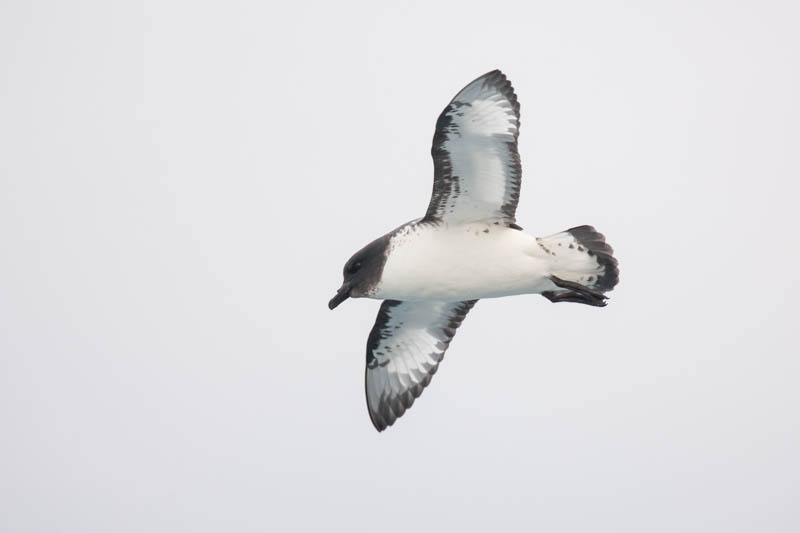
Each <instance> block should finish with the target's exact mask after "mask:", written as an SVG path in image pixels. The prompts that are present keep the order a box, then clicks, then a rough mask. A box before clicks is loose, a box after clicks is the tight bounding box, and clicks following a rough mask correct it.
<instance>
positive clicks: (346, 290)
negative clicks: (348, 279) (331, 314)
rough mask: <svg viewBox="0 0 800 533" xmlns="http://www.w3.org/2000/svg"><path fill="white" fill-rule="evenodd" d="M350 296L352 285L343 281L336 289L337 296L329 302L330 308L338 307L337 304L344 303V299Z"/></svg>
mask: <svg viewBox="0 0 800 533" xmlns="http://www.w3.org/2000/svg"><path fill="white" fill-rule="evenodd" d="M348 298H350V285H349V284H347V283H343V284H342V286H341V287H340V288H339V290H338V291H336V296H334V297H333V298H331V301H330V302H328V309H331V310H332V309H336V306H337V305H339V304H340V303H342V302H343V301H345V300H347V299H348Z"/></svg>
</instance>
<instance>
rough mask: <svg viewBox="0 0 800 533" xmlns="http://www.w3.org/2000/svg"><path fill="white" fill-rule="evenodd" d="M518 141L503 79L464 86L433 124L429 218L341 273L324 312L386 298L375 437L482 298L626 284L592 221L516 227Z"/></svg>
mask: <svg viewBox="0 0 800 533" xmlns="http://www.w3.org/2000/svg"><path fill="white" fill-rule="evenodd" d="M518 136H519V103H518V102H517V96H516V94H514V89H513V88H512V87H511V82H509V81H508V80H507V79H506V77H505V75H503V73H502V72H500V71H499V70H494V71H492V72H489V73H488V74H485V75H483V76H481V77H480V78H478V79H476V80H475V81H473V82H472V83H470V84H469V85H467V86H466V87H464V89H462V90H461V92H459V93H458V94H457V95H456V96H455V98H453V100H452V101H451V102H450V103H449V104H448V105H447V107H446V108H445V109H444V111H442V114H441V115H439V119H438V120H437V121H436V131H435V133H434V134H433V147H432V148H431V155H433V168H434V174H433V194H432V195H431V200H430V204H428V210H427V212H426V213H425V216H424V217H422V218H418V219H416V220H412V221H411V222H408V223H406V224H403V225H402V226H400V227H399V228H397V229H395V230H394V231H391V232H390V233H387V234H386V235H384V236H383V237H379V238H378V239H376V240H374V241H372V242H371V243H370V244H368V245H366V246H365V247H364V248H362V249H361V250H359V251H358V252H356V254H355V255H353V257H351V258H350V260H349V261H347V263H346V264H345V266H344V282H343V283H342V286H341V288H340V289H339V290H338V292H337V293H336V296H334V297H333V298H332V299H331V301H330V302H329V303H328V307H330V308H331V309H333V308H335V307H336V306H338V305H339V304H341V303H342V302H343V301H345V300H346V299H347V298H350V297H352V298H375V299H378V300H384V302H383V303H382V304H381V308H380V310H379V311H378V318H377V320H376V321H375V325H374V326H373V328H372V331H371V332H370V334H369V338H368V340H367V369H366V395H367V408H368V410H369V416H370V418H371V419H372V423H373V424H374V425H375V428H376V429H377V430H378V431H383V430H384V429H386V428H387V427H388V426H391V425H392V424H394V422H395V421H396V420H397V419H398V418H399V417H401V416H403V413H405V412H406V410H407V409H408V408H409V407H411V405H412V404H413V403H414V400H415V399H416V398H417V397H419V395H420V394H422V391H423V390H424V388H425V387H426V386H427V385H428V383H430V381H431V377H432V376H433V374H435V373H436V370H437V369H438V368H439V363H440V362H441V361H442V358H443V357H444V352H445V350H447V346H448V345H449V344H450V341H451V340H452V339H453V336H454V335H455V333H456V329H458V326H460V325H461V322H462V321H463V320H464V316H466V314H467V312H468V311H469V310H470V309H472V306H474V305H475V302H477V301H478V300H479V299H481V298H497V297H500V296H510V295H513V294H541V295H542V296H544V297H545V298H547V299H548V300H550V301H551V302H576V303H582V304H587V305H594V306H597V307H603V306H605V305H606V301H605V300H606V296H605V293H606V292H608V291H610V290H612V289H613V288H614V286H615V285H616V284H617V281H618V280H619V270H618V268H617V260H616V259H614V257H613V255H612V254H613V250H612V248H611V246H609V245H608V244H606V242H605V238H604V237H603V235H602V234H601V233H599V232H597V231H596V230H595V229H594V228H593V227H592V226H578V227H575V228H572V229H568V230H566V231H563V232H561V233H556V234H554V235H550V236H548V237H534V236H532V235H528V234H527V233H524V232H523V231H522V228H521V227H519V226H518V225H517V223H516V218H515V216H514V215H515V212H516V209H517V202H518V200H519V191H520V181H521V177H522V167H521V165H520V159H519V153H518V152H517V137H518Z"/></svg>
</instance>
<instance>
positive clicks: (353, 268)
mask: <svg viewBox="0 0 800 533" xmlns="http://www.w3.org/2000/svg"><path fill="white" fill-rule="evenodd" d="M359 268H361V261H356V262H355V263H353V264H352V265H350V268H348V269H347V273H348V274H355V273H356V272H358V269H359Z"/></svg>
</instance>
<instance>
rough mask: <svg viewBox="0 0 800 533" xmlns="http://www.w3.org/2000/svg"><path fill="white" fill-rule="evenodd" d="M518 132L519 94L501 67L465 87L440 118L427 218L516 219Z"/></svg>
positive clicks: (458, 220)
mask: <svg viewBox="0 0 800 533" xmlns="http://www.w3.org/2000/svg"><path fill="white" fill-rule="evenodd" d="M518 136H519V103H518V102H517V95H516V94H514V89H513V88H512V87H511V82H509V81H508V80H507V79H506V77H505V75H504V74H503V73H502V72H500V71H499V70H494V71H492V72H489V73H488V74H484V75H483V76H481V77H480V78H478V79H476V80H475V81H473V82H472V83H470V84H469V85H467V86H466V87H464V89H462V90H461V92H459V93H458V94H457V95H456V97H455V98H453V100H452V101H451V102H450V104H449V105H448V106H447V107H446V108H445V109H444V111H442V114H441V115H439V119H438V120H437V121H436V132H435V133H434V135H433V146H432V147H431V155H432V156H433V166H434V177H433V195H432V196H431V202H430V204H429V205H428V211H427V213H426V214H425V220H429V221H444V222H448V223H462V222H473V221H479V220H497V221H501V222H503V223H505V224H507V225H511V224H514V223H515V213H516V210H517V202H518V201H519V191H520V182H521V179H522V166H521V164H520V160H519V152H518V151H517V138H518Z"/></svg>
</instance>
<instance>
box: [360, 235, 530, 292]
mask: <svg viewBox="0 0 800 533" xmlns="http://www.w3.org/2000/svg"><path fill="white" fill-rule="evenodd" d="M537 250H538V245H537V244H536V240H535V239H534V238H533V237H532V236H530V235H527V234H525V233H523V232H521V231H517V230H514V229H510V228H506V227H504V226H499V225H495V224H492V223H481V224H465V225H458V226H444V225H441V226H434V225H416V226H415V225H412V226H409V227H407V228H403V229H401V230H400V231H398V233H397V234H395V235H394V236H393V237H392V239H391V242H390V245H389V252H388V256H387V259H386V264H385V266H384V269H383V273H382V276H381V280H380V282H379V283H378V285H377V287H376V291H375V293H374V294H373V295H372V297H373V298H379V299H392V300H443V301H461V300H472V299H478V298H492V297H498V296H508V295H511V294H522V293H527V292H536V284H537V282H538V283H539V284H541V280H542V279H543V278H544V276H545V275H546V264H545V262H544V261H543V260H542V259H541V257H540V255H539V254H537Z"/></svg>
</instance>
